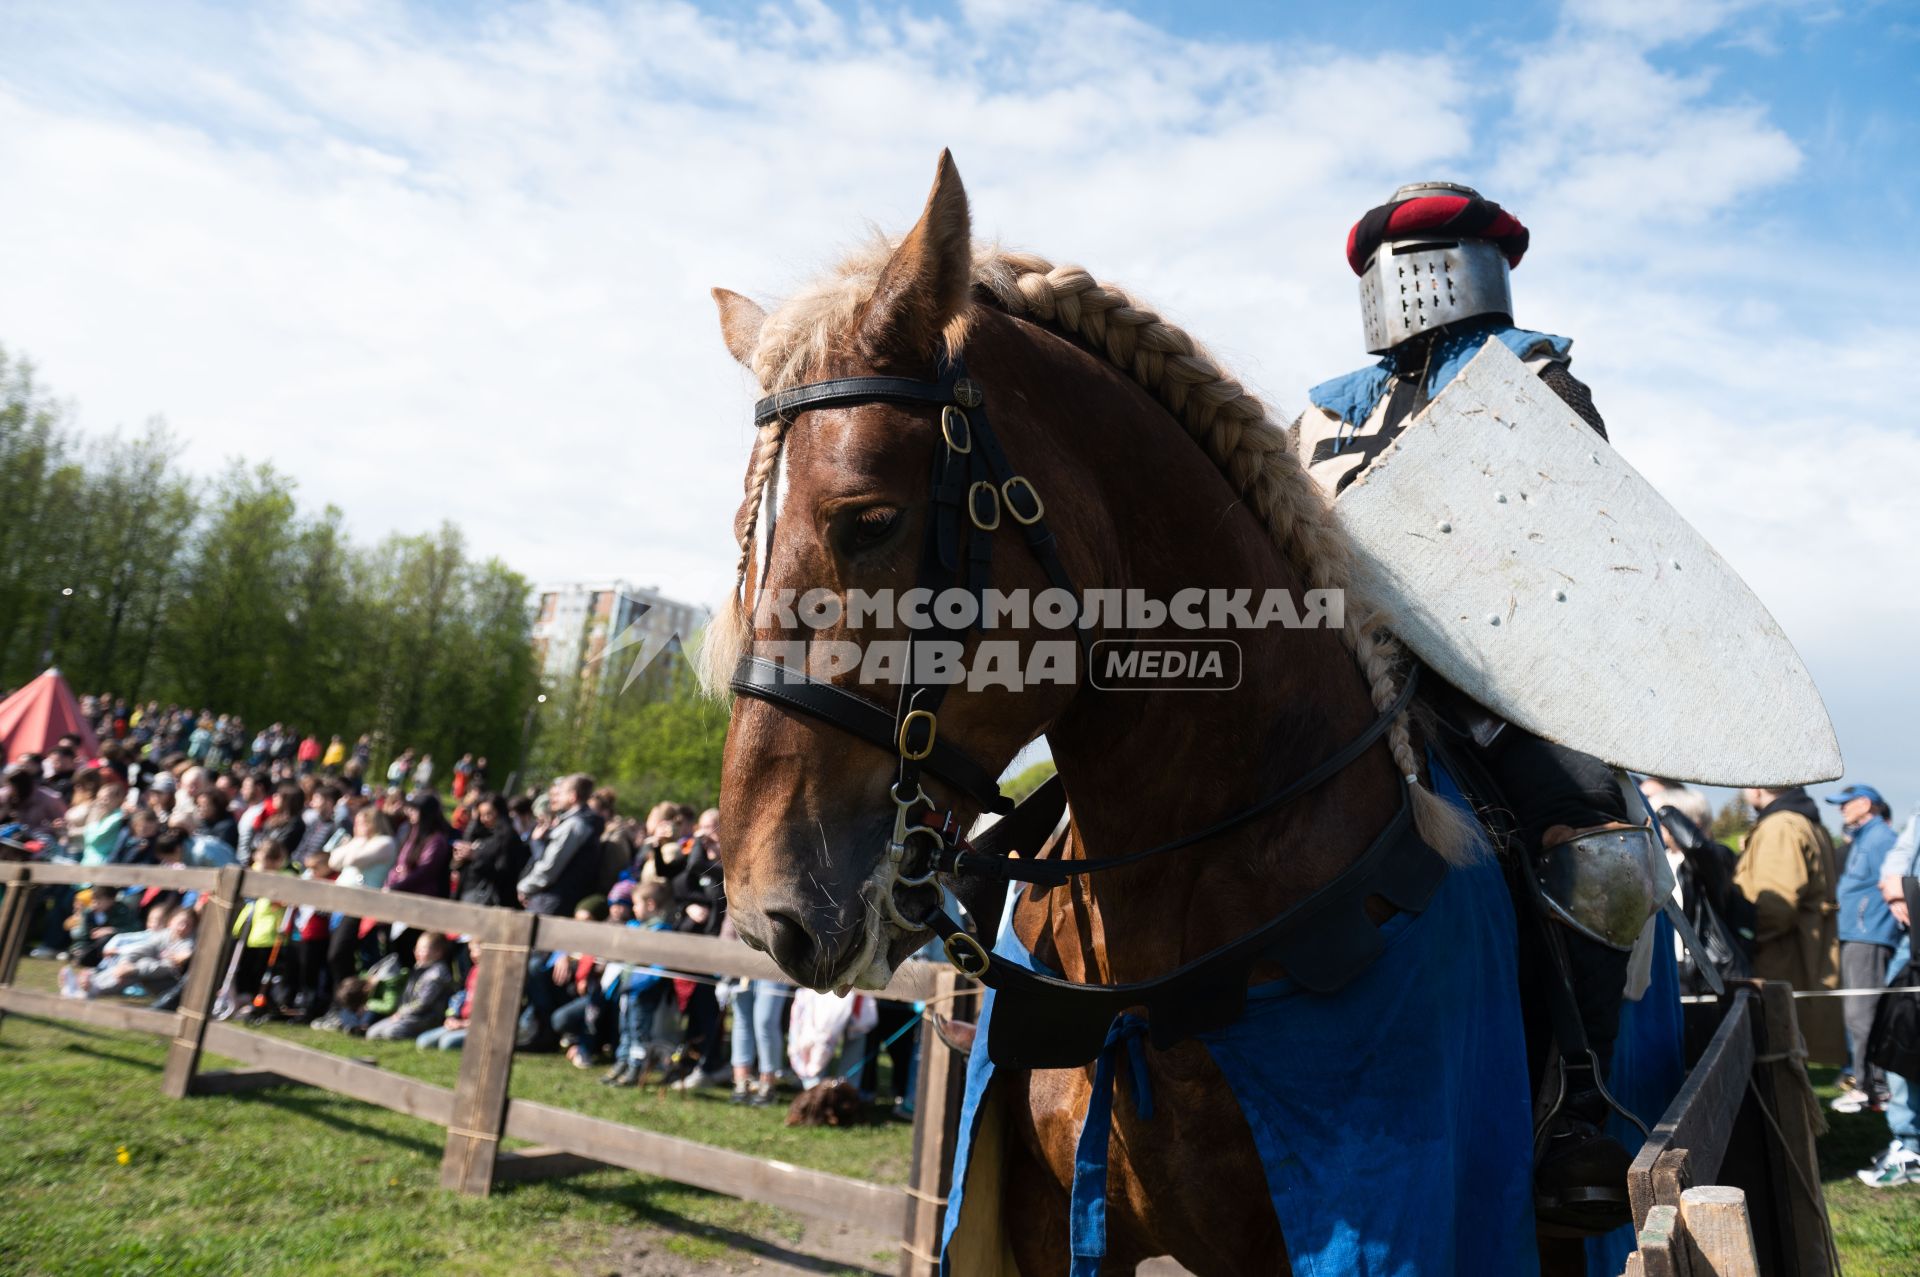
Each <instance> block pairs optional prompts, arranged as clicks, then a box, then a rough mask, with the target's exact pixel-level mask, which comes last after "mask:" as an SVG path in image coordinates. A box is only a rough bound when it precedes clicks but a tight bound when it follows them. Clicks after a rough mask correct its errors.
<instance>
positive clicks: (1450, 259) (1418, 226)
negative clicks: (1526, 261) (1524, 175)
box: [1347, 182, 1527, 355]
mask: <svg viewBox="0 0 1920 1277" xmlns="http://www.w3.org/2000/svg"><path fill="white" fill-rule="evenodd" d="M1526 251H1527V229H1526V227H1524V226H1522V225H1521V224H1520V222H1519V221H1518V219H1516V218H1515V217H1514V216H1513V214H1511V213H1508V212H1506V211H1504V210H1503V209H1502V208H1501V207H1500V206H1499V205H1498V204H1494V203H1491V202H1490V201H1487V200H1483V199H1481V198H1480V195H1479V193H1478V192H1477V191H1475V190H1474V189H1473V188H1472V187H1470V186H1461V185H1458V184H1457V183H1454V182H1414V183H1412V184H1410V185H1407V186H1403V187H1401V188H1400V189H1399V190H1397V191H1395V192H1394V193H1393V198H1392V199H1390V200H1388V201H1387V202H1386V203H1385V204H1382V205H1381V206H1380V207H1379V208H1376V209H1374V210H1373V211H1372V212H1370V213H1368V214H1367V215H1366V216H1365V217H1363V218H1361V219H1360V220H1359V221H1358V222H1356V223H1354V227H1353V230H1352V231H1350V232H1349V233H1348V235H1347V264H1348V265H1349V266H1351V267H1352V268H1353V273H1354V274H1356V275H1358V276H1359V277H1360V317H1361V323H1362V325H1363V326H1364V329H1365V333H1366V342H1367V349H1368V350H1369V351H1371V352H1372V353H1374V354H1376V355H1380V354H1385V353H1386V352H1388V351H1390V350H1392V349H1393V348H1394V347H1396V346H1398V345H1400V344H1402V343H1403V342H1407V341H1411V340H1413V339H1414V338H1416V337H1419V336H1421V335H1423V334H1425V333H1428V332H1431V331H1433V330H1434V329H1436V328H1439V327H1441V326H1443V325H1446V324H1451V323H1455V322H1456V321H1458V320H1462V319H1469V318H1471V317H1473V316H1475V315H1501V316H1504V317H1506V318H1508V319H1511V318H1512V317H1513V293H1512V290H1511V289H1510V288H1509V287H1508V283H1507V271H1508V268H1509V267H1511V266H1518V265H1519V264H1520V258H1521V257H1522V256H1523V255H1524V254H1525V253H1526Z"/></svg>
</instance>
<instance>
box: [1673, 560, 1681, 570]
mask: <svg viewBox="0 0 1920 1277" xmlns="http://www.w3.org/2000/svg"><path fill="white" fill-rule="evenodd" d="M1673 570H1674V571H1676V572H1678V571H1679V570H1680V560H1678V559H1674V560H1673Z"/></svg>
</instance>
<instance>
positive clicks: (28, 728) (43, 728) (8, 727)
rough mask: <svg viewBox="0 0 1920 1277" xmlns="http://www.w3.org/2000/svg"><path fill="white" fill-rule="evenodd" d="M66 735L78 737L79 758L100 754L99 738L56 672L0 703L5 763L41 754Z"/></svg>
mask: <svg viewBox="0 0 1920 1277" xmlns="http://www.w3.org/2000/svg"><path fill="white" fill-rule="evenodd" d="M69 732H71V733H72V734H73V735H75V736H78V737H79V738H80V757H81V758H83V759H86V758H92V757H94V756H95V755H97V754H98V753H99V752H100V738H99V737H97V736H95V735H94V734H93V728H91V727H89V726H87V721H86V720H85V719H84V718H82V717H80V702H79V701H77V700H75V699H74V696H73V689H71V688H69V687H68V686H67V680H66V679H64V678H61V677H60V671H59V670H57V669H50V670H48V671H47V672H46V673H44V674H42V675H41V676H40V677H39V678H36V679H34V680H33V682H31V683H28V684H27V685H26V686H25V687H23V688H21V689H20V690H19V691H17V692H15V693H14V694H13V695H11V696H9V697H7V699H6V700H4V701H0V757H4V758H5V759H6V761H8V762H11V761H13V760H14V759H16V758H18V757H20V755H22V754H38V753H44V752H46V751H47V750H49V749H51V748H53V747H54V746H55V745H57V744H58V743H59V742H60V738H61V737H62V736H65V735H67V734H68V733H69Z"/></svg>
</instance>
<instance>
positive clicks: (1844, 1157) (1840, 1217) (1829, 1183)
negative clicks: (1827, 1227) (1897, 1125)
mask: <svg viewBox="0 0 1920 1277" xmlns="http://www.w3.org/2000/svg"><path fill="white" fill-rule="evenodd" d="M1808 1071H1809V1073H1810V1074H1811V1075H1812V1077H1813V1085H1814V1090H1815V1091H1816V1092H1818V1093H1819V1096H1820V1102H1821V1103H1822V1104H1823V1105H1824V1104H1825V1103H1826V1102H1827V1101H1829V1100H1831V1099H1832V1098H1833V1097H1834V1096H1835V1095H1837V1094H1839V1092H1838V1090H1837V1089H1836V1088H1835V1086H1834V1082H1835V1080H1836V1079H1837V1078H1838V1077H1839V1074H1840V1071H1839V1070H1838V1069H1831V1068H1821V1067H1818V1066H1815V1067H1814V1068H1812V1069H1810V1070H1808ZM1827 1121H1828V1124H1829V1128H1830V1129H1829V1130H1828V1131H1827V1133H1826V1135H1824V1136H1822V1137H1821V1139H1820V1179H1821V1191H1822V1192H1823V1193H1825V1194H1826V1198H1827V1215H1828V1217H1829V1218H1830V1219H1832V1220H1833V1238H1834V1242H1835V1244H1836V1245H1837V1246H1838V1247H1839V1250H1840V1264H1841V1269H1842V1271H1844V1272H1845V1273H1846V1274H1847V1277H1915V1275H1916V1274H1920V1185H1906V1186H1903V1187H1901V1188H1868V1187H1867V1186H1866V1185H1865V1184H1862V1183H1861V1182H1860V1181H1859V1180H1858V1179H1856V1178H1855V1177H1854V1172H1855V1171H1857V1170H1859V1169H1861V1168H1862V1167H1864V1166H1865V1165H1866V1164H1867V1162H1868V1160H1869V1159H1871V1158H1872V1157H1873V1155H1874V1154H1875V1153H1878V1152H1879V1151H1880V1150H1881V1149H1883V1148H1885V1147H1886V1146H1887V1140H1888V1138H1889V1137H1888V1134H1887V1119H1886V1117H1885V1116H1884V1115H1882V1114H1879V1113H1852V1114H1849V1113H1835V1112H1833V1111H1832V1110H1828V1112H1827Z"/></svg>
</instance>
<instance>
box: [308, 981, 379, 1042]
mask: <svg viewBox="0 0 1920 1277" xmlns="http://www.w3.org/2000/svg"><path fill="white" fill-rule="evenodd" d="M372 996H373V985H372V983H371V982H370V981H368V980H367V978H366V977H365V976H357V975H350V976H348V977H347V978H346V979H344V980H342V981H341V982H340V983H338V984H336V985H334V986H333V1005H332V1006H331V1007H329V1008H328V1009H327V1013H326V1014H325V1015H323V1016H321V1017H320V1018H319V1019H318V1020H315V1021H314V1022H313V1023H312V1025H310V1026H309V1027H311V1028H315V1029H319V1030H321V1031H322V1032H326V1033H348V1034H353V1035H355V1036H358V1035H359V1034H362V1033H365V1032H366V1031H367V1027H368V1026H369V1025H371V1024H372V1023H373V1012H371V1011H369V1010H367V999H368V998H370V997H372Z"/></svg>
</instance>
